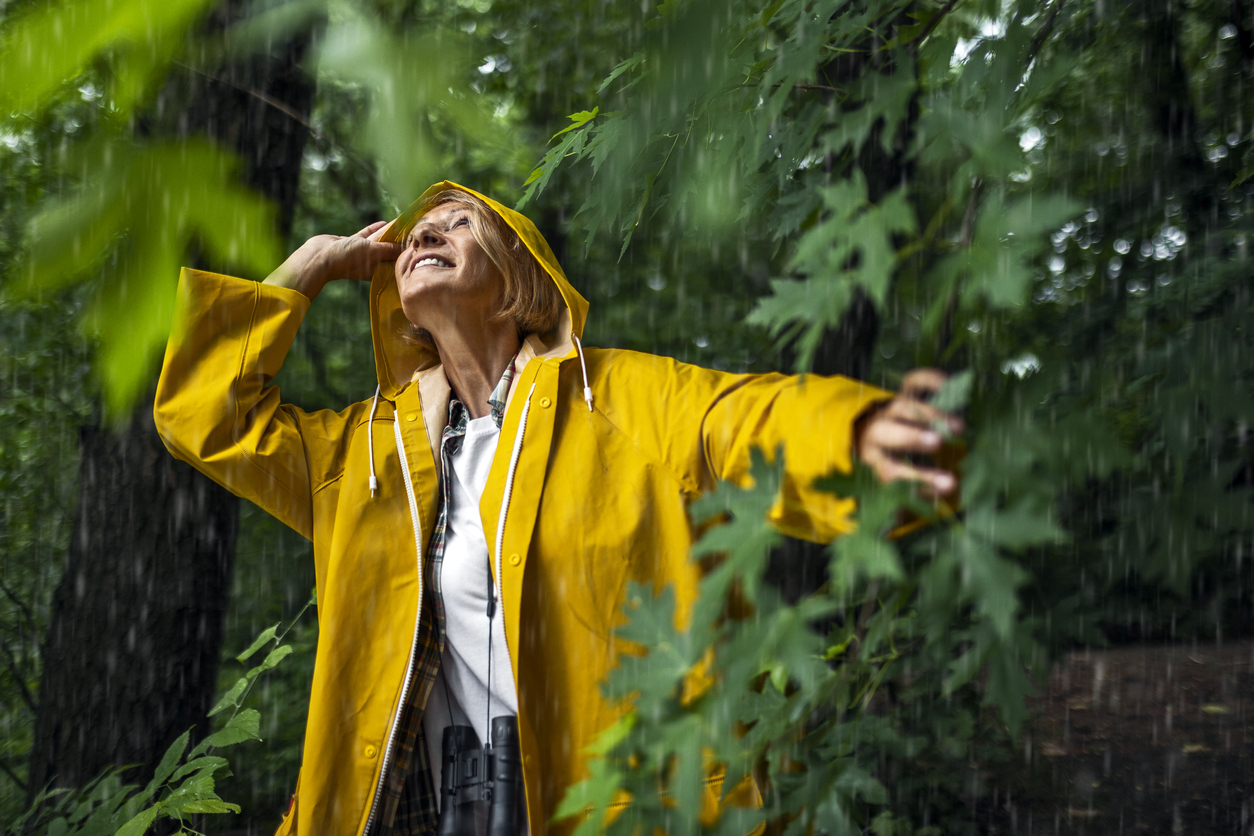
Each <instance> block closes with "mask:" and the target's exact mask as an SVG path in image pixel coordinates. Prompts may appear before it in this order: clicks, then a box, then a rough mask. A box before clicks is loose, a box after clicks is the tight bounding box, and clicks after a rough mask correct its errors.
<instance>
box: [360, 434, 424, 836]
mask: <svg viewBox="0 0 1254 836" xmlns="http://www.w3.org/2000/svg"><path fill="white" fill-rule="evenodd" d="M398 419H399V416H397V417H396V418H393V419H392V431H393V434H394V435H395V436H396V454H397V456H398V457H399V458H400V460H401V475H402V476H404V477H405V496H406V497H407V498H408V499H409V519H410V521H411V522H412V523H413V526H414V550H415V553H416V554H417V558H418V612H417V614H416V615H415V616H414V640H413V642H412V643H410V645H409V663H408V665H406V667H405V685H404V686H403V687H402V688H401V699H400V702H399V703H397V706H396V714H394V715H393V716H392V727H391V729H390V730H389V731H388V740H387V745H386V746H384V747H383V767H382V768H381V769H380V770H379V783H378V784H377V785H375V788H374V799H373V800H372V801H371V802H370V815H369V817H367V819H366V827H365V829H364V830H363V831H362V836H366V834H368V833H370V828H371V827H372V826H373V825H374V818H375V816H376V815H377V814H378V812H379V798H380V796H382V794H383V782H384V781H386V780H387V776H388V762H389V761H390V760H391V759H392V747H393V746H394V745H395V744H396V727H397V725H398V724H399V723H400V719H401V712H402V711H403V710H404V709H405V700H406V699H407V698H408V697H409V688H410V686H411V685H413V679H414V657H415V656H416V654H417V650H418V627H419V625H420V624H421V623H422V526H421V523H420V521H419V519H418V501H417V500H416V499H415V498H414V486H413V483H412V482H411V480H410V477H409V460H408V459H407V458H406V457H405V443H404V440H403V439H402V438H401V425H400V421H399V420H398Z"/></svg>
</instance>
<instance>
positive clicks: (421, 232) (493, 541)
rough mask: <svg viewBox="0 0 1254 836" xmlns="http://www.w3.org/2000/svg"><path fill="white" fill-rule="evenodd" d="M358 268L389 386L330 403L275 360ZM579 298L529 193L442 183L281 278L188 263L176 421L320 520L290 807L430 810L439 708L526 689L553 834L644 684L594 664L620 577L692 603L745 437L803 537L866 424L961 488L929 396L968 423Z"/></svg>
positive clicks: (743, 465)
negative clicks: (753, 364)
mask: <svg viewBox="0 0 1254 836" xmlns="http://www.w3.org/2000/svg"><path fill="white" fill-rule="evenodd" d="M341 278H345V279H360V280H366V279H370V281H371V288H370V303H371V313H372V323H371V324H372V334H373V341H374V350H375V364H376V372H377V375H378V381H379V387H378V390H377V392H376V394H375V397H374V398H372V399H370V400H368V401H365V402H362V403H359V404H354V405H352V406H350V407H348V408H347V409H345V410H343V411H341V412H333V411H330V410H324V411H319V412H313V413H307V412H304V411H302V410H300V409H297V408H295V407H292V406H290V405H286V404H282V403H280V400H279V393H278V391H277V390H276V389H274V388H267V384H268V383H269V382H270V380H271V379H272V378H273V376H274V374H276V373H277V371H278V370H279V368H280V366H281V365H282V362H283V358H284V355H285V354H286V353H287V350H288V348H289V346H290V345H291V342H292V339H293V338H294V336H295V334H296V330H297V328H298V327H299V325H300V322H301V319H302V317H303V316H304V314H305V311H306V310H307V309H308V307H309V304H310V300H312V299H313V298H314V297H316V296H317V294H318V292H319V291H320V290H321V288H322V287H323V286H324V285H325V284H326V282H328V281H331V280H334V279H341ZM586 313H587V302H586V301H585V300H584V299H583V297H581V296H580V295H579V294H578V292H576V291H575V289H574V288H573V287H572V286H571V285H570V284H569V282H568V281H567V280H566V277H565V275H564V274H563V272H562V269H561V267H560V266H559V265H558V263H557V261H556V259H555V258H554V256H553V253H552V252H551V250H550V249H549V247H548V245H547V243H546V242H545V241H544V239H543V237H542V236H541V235H540V234H539V232H538V231H537V230H536V228H535V227H534V225H532V223H531V222H530V221H528V220H527V219H526V218H525V217H523V216H522V215H520V214H518V213H516V212H513V211H512V210H510V209H507V208H505V207H504V206H502V205H501V204H499V203H497V202H495V201H493V200H491V199H489V198H486V197H484V196H483V195H479V194H477V193H475V192H473V191H471V190H469V189H466V188H465V187H462V186H458V185H456V184H454V183H449V182H444V183H440V184H437V185H435V186H433V187H432V188H431V189H429V190H428V191H427V192H426V193H424V194H423V196H422V197H421V198H419V199H418V201H417V202H415V204H414V205H413V206H412V207H411V208H410V209H409V210H408V211H407V212H406V213H405V214H403V215H401V216H400V217H399V218H397V219H396V220H395V221H393V222H392V223H391V224H388V225H386V226H385V225H384V224H382V223H378V224H373V225H371V226H370V227H367V228H366V229H364V230H362V231H361V232H359V233H358V234H357V235H355V236H350V237H345V238H339V237H336V236H317V237H315V238H313V239H310V241H308V242H306V243H305V244H304V245H303V246H302V247H301V248H300V249H298V250H297V251H296V252H295V253H293V254H292V256H291V257H290V258H288V260H287V261H286V262H284V264H283V265H282V266H281V267H280V268H279V269H278V270H276V271H275V272H274V274H272V275H271V276H270V277H269V278H268V279H266V281H265V282H264V283H262V284H258V283H254V282H249V281H243V280H240V279H233V278H230V277H226V276H218V275H214V274H209V273H203V272H199V271H193V270H184V271H183V274H182V277H181V281H180V287H179V322H178V324H177V327H176V329H175V332H174V336H172V337H171V341H170V346H169V348H168V350H167V353H166V357H165V364H164V367H163V370H162V375H161V381H160V384H159V386H158V392H157V400H156V406H155V416H156V421H157V426H158V427H159V429H160V431H161V434H162V437H163V439H164V440H165V443H166V445H167V447H169V449H170V451H171V452H172V453H173V454H174V455H175V456H177V457H179V458H181V459H183V460H185V461H188V462H190V463H191V464H193V465H194V466H196V467H197V468H199V469H200V470H202V471H203V472H205V473H206V474H208V475H209V476H210V477H212V478H213V479H215V480H217V481H218V482H220V483H222V484H223V485H225V486H226V487H227V488H229V489H230V490H232V491H234V492H235V493H237V494H239V495H241V496H244V497H247V498H248V499H251V500H252V501H254V502H256V503H258V504H259V505H261V506H262V507H263V508H265V509H266V510H268V511H269V512H270V513H272V514H274V515H276V516H277V517H279V518H280V519H281V520H283V521H284V522H285V523H287V524H288V525H290V526H291V527H292V528H294V529H296V530H297V531H298V532H300V533H302V534H304V535H305V536H306V537H309V538H310V539H312V540H313V543H314V560H315V564H316V571H317V589H318V614H319V627H320V639H319V643H318V650H317V660H316V665H315V672H314V683H313V690H312V694H311V697H310V707H309V720H308V730H307V734H306V740H305V750H304V761H303V764H302V769H301V774H300V778H299V780H298V783H297V792H296V794H295V795H294V796H293V800H292V804H291V806H290V809H289V811H288V814H287V816H286V817H285V818H284V821H283V824H282V826H281V827H280V833H320V834H321V833H332V834H363V833H369V834H371V836H375V834H384V833H393V832H394V833H411V832H423V833H426V832H432V829H433V828H434V825H435V821H436V815H437V813H436V809H435V808H436V805H437V804H438V803H439V802H438V798H437V793H436V788H437V787H439V786H440V784H439V781H440V775H439V772H440V769H441V766H440V760H439V758H440V752H441V747H440V744H441V740H440V738H441V737H442V736H443V730H444V728H445V727H447V726H449V725H451V724H452V725H471V726H473V727H474V728H475V729H476V734H477V735H478V738H479V740H481V741H485V742H486V740H485V738H486V737H487V735H488V729H487V717H488V716H489V715H490V716H493V717H495V716H497V715H498V714H501V715H506V714H511V713H515V712H516V713H517V725H518V736H519V739H520V742H521V752H522V772H523V780H524V783H525V790H526V813H527V820H528V822H529V826H530V831H531V833H533V834H541V833H547V832H550V831H556V830H565V829H566V827H567V826H573V824H574V822H573V821H570V820H568V821H567V822H564V823H561V824H560V825H557V826H555V825H554V824H553V823H552V821H551V819H552V814H553V811H554V810H555V809H556V807H557V804H558V802H559V801H560V799H561V797H562V794H563V792H564V791H565V789H566V787H567V786H569V785H570V784H572V783H574V782H575V781H577V780H579V779H581V778H583V777H584V775H585V772H584V765H585V761H586V755H585V749H586V747H587V746H588V744H590V743H591V742H592V741H593V739H594V738H595V737H596V735H597V733H598V732H599V731H601V730H602V729H604V728H605V727H606V726H608V725H609V724H610V723H612V722H613V721H614V720H615V719H616V718H617V717H618V716H619V715H620V714H621V712H622V710H623V707H622V706H616V705H610V704H607V703H606V702H605V701H604V700H603V699H602V698H601V696H600V692H599V689H598V687H597V684H598V683H599V682H600V680H601V679H602V678H603V676H604V674H605V672H606V671H607V670H608V669H609V668H610V667H612V666H613V665H614V663H615V658H616V651H615V646H614V639H613V633H612V631H613V628H614V626H615V625H616V623H618V621H619V620H620V618H621V605H622V595H623V592H624V590H625V588H626V584H627V582H628V581H629V580H635V581H639V582H649V583H652V584H653V585H654V586H655V587H659V588H660V587H661V586H663V585H666V584H670V585H672V586H674V588H675V590H676V593H677V601H678V609H677V615H676V618H677V620H679V621H681V622H682V620H684V619H686V618H687V612H688V608H689V607H690V606H691V604H692V601H693V599H694V597H695V594H696V592H697V583H698V570H697V569H696V567H694V566H693V565H692V564H691V563H690V562H689V560H688V551H689V546H690V545H691V543H692V541H693V538H694V534H693V531H692V528H691V526H690V525H689V523H688V519H687V515H686V507H687V504H688V503H689V502H690V501H691V500H692V499H694V498H695V497H697V496H698V495H700V494H701V493H702V492H703V491H705V490H707V489H709V488H711V487H712V486H713V485H714V484H715V482H716V481H717V480H720V479H732V480H742V481H743V479H744V478H745V475H746V470H747V466H748V463H749V453H750V450H751V449H752V448H754V447H758V448H761V449H762V450H765V451H767V452H768V453H769V452H772V451H775V450H777V449H781V448H782V449H783V452H784V456H785V463H786V471H785V480H784V485H783V487H782V489H781V495H780V498H779V501H778V503H777V504H776V506H775V508H773V509H772V513H771V519H772V521H773V522H774V523H775V525H777V526H778V527H779V528H780V529H781V530H782V531H784V532H786V533H789V534H792V535H794V536H801V537H808V538H810V539H818V540H821V539H830V538H832V537H835V536H837V535H838V534H840V533H841V532H842V531H844V530H846V529H847V528H848V525H849V522H848V517H849V513H850V511H851V508H852V502H851V501H849V500H842V499H838V498H836V497H833V496H831V495H830V494H826V493H823V492H821V491H817V490H815V489H814V488H813V487H812V483H813V481H814V480H815V479H816V478H817V477H820V476H823V475H825V474H827V473H829V472H831V471H832V470H834V469H840V470H848V469H849V468H850V467H851V460H852V456H853V452H854V449H855V435H856V436H857V437H856V447H857V453H858V455H859V457H860V458H861V459H862V460H863V461H864V462H866V464H868V465H869V466H871V467H872V468H873V469H874V470H875V471H876V473H877V474H878V475H879V477H880V478H881V479H883V480H886V481H887V480H893V479H912V480H916V481H919V482H921V483H923V485H924V487H925V489H927V490H929V491H931V492H933V493H936V494H946V493H949V492H951V491H952V490H953V489H954V486H955V482H954V476H953V474H951V473H948V472H945V471H943V470H939V469H921V468H916V467H914V466H912V465H910V464H908V463H907V462H906V461H905V460H904V456H906V455H907V454H928V453H933V452H935V451H936V450H937V449H938V447H939V445H940V438H939V437H938V435H937V434H936V433H935V432H934V431H933V430H932V429H930V427H931V426H933V424H934V423H935V422H937V421H947V422H950V425H951V426H952V428H953V429H954V430H956V431H960V430H961V425H960V422H958V421H957V419H955V418H953V417H952V416H949V415H947V414H945V413H942V412H940V411H939V410H937V409H935V408H933V407H931V406H928V405H927V404H926V403H923V402H922V401H920V400H917V399H913V398H911V397H905V396H897V397H894V396H893V395H892V393H889V392H885V391H883V390H879V389H876V388H874V387H870V386H866V385H864V384H861V383H858V382H855V381H851V380H847V379H844V378H821V377H817V376H810V377H807V378H805V379H804V380H802V379H800V378H796V377H787V376H783V375H776V374H770V375H733V374H726V373H722V372H716V371H711V370H707V369H701V368H696V367H693V366H689V365H685V364H682V363H678V362H676V361H674V360H671V359H669V358H664V357H654V356H650V355H645V354H639V353H636V352H631V351H622V350H602V349H592V348H587V349H585V348H584V347H583V345H582V343H581V336H582V333H583V325H584V319H585V315H586ZM942 381H943V376H941V375H940V374H939V373H936V372H928V371H918V372H913V373H911V376H910V377H909V378H908V379H907V384H906V389H907V390H917V391H926V390H930V389H935V388H936V387H937V386H939V385H940V383H941V382H942ZM498 439H499V440H500V443H499V444H498V443H497V442H498ZM490 578H495V579H496V582H493V581H492V580H490ZM489 590H491V591H489ZM489 602H492V606H491V607H487V606H486V605H488V603H489ZM487 609H491V610H492V612H493V617H492V618H489V617H488V616H487V614H486V612H487ZM489 660H491V661H489ZM433 773H435V774H434V775H433Z"/></svg>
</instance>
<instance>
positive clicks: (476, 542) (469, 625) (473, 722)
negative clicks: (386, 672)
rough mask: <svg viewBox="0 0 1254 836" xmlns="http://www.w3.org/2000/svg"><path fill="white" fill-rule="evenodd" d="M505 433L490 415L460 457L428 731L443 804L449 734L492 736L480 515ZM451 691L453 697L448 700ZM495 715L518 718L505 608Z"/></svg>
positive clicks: (496, 641)
mask: <svg viewBox="0 0 1254 836" xmlns="http://www.w3.org/2000/svg"><path fill="white" fill-rule="evenodd" d="M500 437H501V431H500V429H499V428H498V427H497V426H496V423H495V422H494V421H493V420H492V416H490V415H485V416H484V417H482V418H475V419H473V420H471V421H468V422H467V423H466V436H465V437H464V438H463V439H462V445H461V449H460V450H458V451H457V453H456V454H455V455H453V456H452V457H451V458H452V472H451V473H448V474H445V476H446V478H448V479H450V480H452V482H451V484H450V487H451V488H452V490H451V491H450V494H449V508H448V517H447V520H446V528H445V539H444V560H443V562H442V563H441V566H440V590H441V592H442V595H443V598H444V623H445V640H444V654H443V655H442V657H441V659H440V673H439V674H438V675H437V677H436V681H435V685H434V687H433V688H432V689H431V696H430V697H429V698H428V699H427V707H426V711H425V712H424V713H423V717H422V730H423V733H424V735H425V737H426V739H427V754H428V757H429V758H430V763H431V771H432V775H431V777H432V780H433V781H434V783H435V792H436V799H437V801H436V803H437V804H439V803H440V801H442V799H441V798H440V787H441V786H442V773H443V769H444V763H443V761H442V760H441V758H440V754H441V752H440V748H441V742H442V741H443V739H444V728H445V726H447V725H449V720H450V717H451V719H452V722H453V724H454V725H468V726H474V729H475V734H477V735H478V736H479V743H480V744H481V745H482V744H484V743H486V742H488V741H487V736H488V733H489V732H488V728H489V726H488V716H489V710H488V694H489V684H488V614H487V604H488V579H489V578H490V577H491V575H490V574H489V572H488V541H487V538H486V537H485V535H484V531H483V522H482V520H481V519H480V516H479V499H480V497H482V496H483V489H484V487H485V486H486V485H487V482H488V473H489V472H490V471H491V469H492V458H493V456H495V455H496V445H497V441H498V440H499V439H500ZM445 684H447V685H448V695H449V697H451V698H452V702H453V704H452V705H451V706H450V705H449V704H448V700H446V699H445V696H444V689H445ZM491 696H492V706H491V716H492V717H500V716H501V715H503V714H517V713H518V694H517V691H516V690H515V688H514V674H513V670H512V668H511V666H510V659H509V650H508V648H507V647H506V644H505V618H504V615H503V613H502V612H501V608H500V606H498V607H497V609H496V614H495V615H494V616H493V618H492V683H491Z"/></svg>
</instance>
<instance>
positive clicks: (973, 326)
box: [967, 319, 980, 334]
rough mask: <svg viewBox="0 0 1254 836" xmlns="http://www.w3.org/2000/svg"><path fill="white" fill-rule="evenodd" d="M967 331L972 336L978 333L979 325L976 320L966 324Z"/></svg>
mask: <svg viewBox="0 0 1254 836" xmlns="http://www.w3.org/2000/svg"><path fill="white" fill-rule="evenodd" d="M967 330H968V331H970V332H971V333H972V334H978V333H980V323H979V321H978V320H974V319H973V320H971V322H970V323H968V324H967Z"/></svg>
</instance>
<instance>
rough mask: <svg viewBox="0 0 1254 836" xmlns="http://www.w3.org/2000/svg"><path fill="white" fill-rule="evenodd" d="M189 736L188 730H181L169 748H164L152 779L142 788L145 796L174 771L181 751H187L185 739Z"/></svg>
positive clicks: (181, 754) (156, 788)
mask: <svg viewBox="0 0 1254 836" xmlns="http://www.w3.org/2000/svg"><path fill="white" fill-rule="evenodd" d="M190 736H191V731H190V730H188V731H185V732H183V733H182V734H181V735H179V737H178V739H177V740H175V741H174V742H173V743H171V744H170V748H168V749H166V750H165V754H164V755H162V756H161V763H159V764H157V770H156V772H154V773H153V776H152V780H151V781H149V782H148V786H147V787H145V788H144V795H145V796H151V795H152V794H153V793H154V792H156V791H157V790H158V789H159V788H160V787H161V785H162V784H164V783H165V782H166V779H168V778H169V777H170V775H171V774H172V773H173V772H174V770H175V768H176V767H177V766H178V763H179V761H180V760H182V758H183V753H184V752H185V751H187V739H188V737H190Z"/></svg>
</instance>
